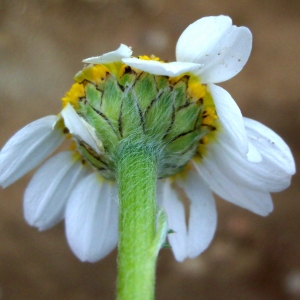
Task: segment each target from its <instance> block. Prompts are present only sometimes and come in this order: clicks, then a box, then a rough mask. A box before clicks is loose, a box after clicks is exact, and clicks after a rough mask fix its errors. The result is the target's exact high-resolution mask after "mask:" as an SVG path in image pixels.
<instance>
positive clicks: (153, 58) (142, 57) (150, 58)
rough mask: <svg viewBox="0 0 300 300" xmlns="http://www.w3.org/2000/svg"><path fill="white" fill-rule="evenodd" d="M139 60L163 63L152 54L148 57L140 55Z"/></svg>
mask: <svg viewBox="0 0 300 300" xmlns="http://www.w3.org/2000/svg"><path fill="white" fill-rule="evenodd" d="M139 59H142V60H155V61H160V62H163V61H162V60H161V59H160V58H159V57H158V56H155V55H153V54H151V55H150V56H148V55H140V56H139Z"/></svg>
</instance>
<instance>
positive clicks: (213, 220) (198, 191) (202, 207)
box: [179, 170, 217, 258]
mask: <svg viewBox="0 0 300 300" xmlns="http://www.w3.org/2000/svg"><path fill="white" fill-rule="evenodd" d="M179 184H180V186H181V187H182V188H183V189H184V191H185V193H186V195H187V196H188V198H189V199H190V203H191V206H190V219H189V225H188V237H187V238H188V240H187V248H188V256H189V257H191V258H193V257H196V256H198V255H199V254H200V253H201V252H203V251H204V250H205V249H206V248H207V247H208V246H209V244H210V242H211V240H212V238H213V236H214V233H215V231H216V227H217V211H216V205H215V200H214V198H213V195H212V193H211V191H210V189H209V188H208V186H207V185H206V184H205V183H204V182H203V180H202V179H201V177H200V176H199V175H198V173H197V172H196V171H195V170H189V171H188V172H187V174H186V175H185V177H184V179H183V180H181V181H180V182H179Z"/></svg>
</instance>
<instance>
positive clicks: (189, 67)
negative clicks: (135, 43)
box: [122, 57, 201, 77]
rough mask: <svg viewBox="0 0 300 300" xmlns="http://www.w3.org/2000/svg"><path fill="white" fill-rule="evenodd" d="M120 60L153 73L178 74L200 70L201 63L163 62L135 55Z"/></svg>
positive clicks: (173, 75) (163, 74) (171, 75)
mask: <svg viewBox="0 0 300 300" xmlns="http://www.w3.org/2000/svg"><path fill="white" fill-rule="evenodd" d="M122 61H123V62H124V63H125V64H126V65H128V66H130V67H133V68H136V69H138V70H141V71H144V72H148V73H151V74H154V75H162V76H170V77H175V76H179V75H181V74H183V73H186V72H196V71H198V70H200V68H201V65H199V64H196V63H191V62H190V63H189V62H185V63H184V62H171V63H163V62H159V61H155V60H143V59H138V58H135V57H132V58H124V59H122Z"/></svg>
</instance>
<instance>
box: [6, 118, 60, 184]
mask: <svg viewBox="0 0 300 300" xmlns="http://www.w3.org/2000/svg"><path fill="white" fill-rule="evenodd" d="M58 120H59V117H57V116H47V117H44V118H41V119H39V120H36V121H34V122H32V123H30V124H28V125H27V126H25V127H24V128H22V129H21V130H20V131H18V132H17V133H16V134H15V135H14V136H13V137H11V139H10V140H9V141H8V142H7V143H6V144H5V145H4V147H3V148H2V150H1V152H0V185H1V186H3V187H7V186H8V185H10V184H12V183H13V182H15V181H17V180H18V179H19V178H20V177H22V176H23V175H25V174H26V173H27V172H29V171H30V170H32V169H33V168H35V167H36V166H37V165H39V164H40V163H41V162H42V161H43V160H44V159H45V158H46V157H47V156H48V155H50V154H51V153H52V152H53V151H54V150H56V149H57V148H58V146H59V145H60V144H61V143H62V141H63V140H64V134H63V132H62V130H61V129H59V128H57V129H56V128H54V129H53V127H54V125H55V124H56V123H57V121H58Z"/></svg>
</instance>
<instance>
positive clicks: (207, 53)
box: [176, 16, 252, 83]
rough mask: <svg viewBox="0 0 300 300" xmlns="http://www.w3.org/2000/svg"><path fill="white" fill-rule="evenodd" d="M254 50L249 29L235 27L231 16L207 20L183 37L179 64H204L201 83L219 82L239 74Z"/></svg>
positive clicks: (190, 29) (203, 19) (190, 28)
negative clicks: (182, 62) (252, 49)
mask: <svg viewBox="0 0 300 300" xmlns="http://www.w3.org/2000/svg"><path fill="white" fill-rule="evenodd" d="M251 48H252V34H251V32H250V31H249V29H248V28H246V27H236V26H232V21H231V19H230V18H229V17H226V16H218V17H206V18H202V19H200V20H198V21H196V22H194V23H193V24H191V25H190V26H189V27H188V28H187V29H186V30H185V31H184V32H183V33H182V35H181V36H180V38H179V40H178V43H177V47H176V57H177V61H184V62H195V63H199V64H202V65H203V67H202V68H201V70H200V72H199V73H198V75H199V76H200V78H201V81H202V83H210V82H211V83H217V82H222V81H225V80H228V79H230V78H232V77H233V76H235V75H236V74H237V73H239V72H240V71H241V70H242V68H243V67H244V65H245V64H246V62H247V60H248V58H249V56H250V52H251Z"/></svg>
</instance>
